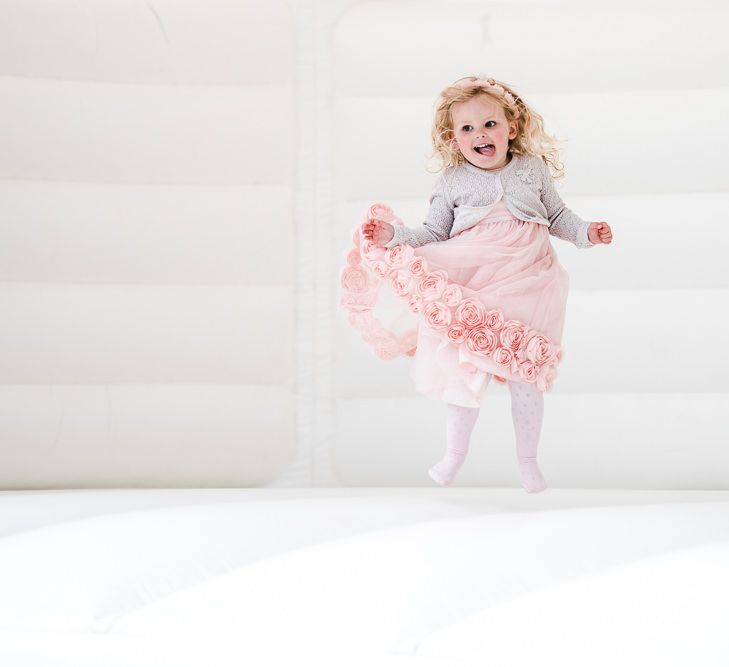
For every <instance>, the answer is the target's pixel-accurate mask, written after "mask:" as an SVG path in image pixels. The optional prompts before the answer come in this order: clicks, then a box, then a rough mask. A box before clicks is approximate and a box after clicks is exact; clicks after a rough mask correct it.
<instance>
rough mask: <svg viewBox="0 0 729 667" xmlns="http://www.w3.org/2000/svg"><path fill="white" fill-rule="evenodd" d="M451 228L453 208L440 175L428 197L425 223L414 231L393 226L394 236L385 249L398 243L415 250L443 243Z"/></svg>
mask: <svg viewBox="0 0 729 667" xmlns="http://www.w3.org/2000/svg"><path fill="white" fill-rule="evenodd" d="M452 228H453V206H452V205H451V203H450V201H449V199H448V193H447V191H446V184H445V177H444V176H443V175H442V174H441V177H440V178H439V179H438V181H437V182H436V184H435V188H434V189H433V193H432V194H431V196H430V208H429V209H428V213H427V215H426V217H425V222H423V224H422V225H420V227H416V228H414V229H413V228H412V227H405V226H404V225H395V227H394V232H395V236H393V237H392V239H390V240H389V241H388V242H387V243H385V247H386V248H391V247H392V246H394V245H396V244H398V243H406V244H407V245H410V246H413V248H417V247H419V246H421V245H426V244H427V243H434V242H436V241H445V240H446V239H448V238H450V233H451V229H452Z"/></svg>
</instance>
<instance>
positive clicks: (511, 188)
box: [385, 155, 595, 248]
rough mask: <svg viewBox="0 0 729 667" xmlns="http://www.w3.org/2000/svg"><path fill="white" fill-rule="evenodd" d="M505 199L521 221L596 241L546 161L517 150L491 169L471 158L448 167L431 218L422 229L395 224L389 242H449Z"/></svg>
mask: <svg viewBox="0 0 729 667" xmlns="http://www.w3.org/2000/svg"><path fill="white" fill-rule="evenodd" d="M500 198H503V201H504V204H505V205H506V208H507V209H508V210H509V211H510V212H511V213H512V214H513V215H515V216H516V217H517V218H519V219H520V220H525V221H527V222H535V223H537V224H540V225H547V226H548V227H549V233H550V234H551V235H553V236H556V237H557V238H560V239H564V240H565V241H570V242H571V243H573V244H574V245H575V246H577V247H578V248H590V247H592V246H594V245H595V244H594V243H592V242H591V241H590V240H589V239H588V237H587V229H588V227H589V225H590V223H589V222H586V221H584V220H582V219H581V218H580V217H578V216H577V215H576V214H575V213H573V212H572V211H571V210H570V209H568V208H567V207H566V206H565V204H564V202H563V201H562V199H561V197H560V196H559V194H558V193H557V191H556V190H555V188H554V183H553V182H552V175H551V174H550V172H549V167H548V166H547V164H546V163H545V162H544V160H542V158H541V157H538V156H536V155H512V157H511V160H510V161H509V162H508V164H507V165H506V166H505V167H503V168H502V169H500V170H498V171H486V170H485V169H480V168H479V167H476V166H474V165H472V164H471V163H470V162H465V163H463V164H461V165H459V166H457V167H450V168H448V169H445V170H444V171H443V172H442V173H441V175H440V177H439V178H438V180H437V181H436V184H435V187H434V188H433V192H432V194H431V196H430V208H429V209H428V213H427V216H426V219H425V222H423V224H422V225H420V227H416V228H411V227H405V226H402V225H395V236H394V237H393V238H392V239H391V240H390V241H389V242H388V243H386V244H385V246H386V247H388V248H390V247H392V246H393V245H395V244H397V243H407V244H408V245H411V246H413V247H415V248H417V247H418V246H421V245H425V244H426V243H433V242H435V241H445V240H446V239H448V238H451V237H453V236H455V235H456V234H458V233H460V232H462V231H464V230H465V229H468V228H469V227H473V226H474V225H475V224H477V223H478V222H479V221H480V220H482V219H483V218H484V216H485V215H486V214H487V213H488V212H489V210H491V208H492V207H493V206H494V204H496V203H497V202H498V201H499V199H500Z"/></svg>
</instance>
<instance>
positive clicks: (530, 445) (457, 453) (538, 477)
mask: <svg viewBox="0 0 729 667" xmlns="http://www.w3.org/2000/svg"><path fill="white" fill-rule="evenodd" d="M508 385H509V391H510V392H511V417H512V421H513V422H514V435H515V436H516V456H517V462H518V464H519V474H520V476H521V484H522V487H523V488H524V489H525V490H526V491H527V492H528V493H538V492H540V491H543V490H544V489H546V488H547V485H546V483H545V481H544V477H542V473H541V471H540V470H539V466H538V465H537V447H538V445H539V434H540V433H541V430H542V420H543V417H544V394H543V393H542V392H541V391H539V389H537V388H536V387H535V386H534V385H533V384H531V383H526V382H513V381H511V380H509V381H508ZM479 411H480V408H465V407H463V406H460V405H454V404H452V403H449V404H448V407H447V418H446V452H445V456H444V457H443V458H442V459H441V460H440V461H439V462H438V463H436V464H435V465H434V466H433V467H432V468H431V469H430V470H429V471H428V474H429V475H430V477H431V479H433V481H435V482H437V483H438V484H441V485H445V484H450V482H451V481H452V480H453V478H454V477H455V475H456V473H457V472H458V469H459V468H460V467H461V465H462V464H463V461H464V460H465V458H466V454H468V447H469V442H470V440H471V433H472V432H473V428H474V426H475V425H476V420H477V419H478V414H479Z"/></svg>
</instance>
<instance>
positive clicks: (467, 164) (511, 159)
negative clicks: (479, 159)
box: [463, 153, 514, 174]
mask: <svg viewBox="0 0 729 667" xmlns="http://www.w3.org/2000/svg"><path fill="white" fill-rule="evenodd" d="M507 158H508V159H507V162H506V164H505V165H504V166H502V167H499V168H498V169H482V168H481V167H477V166H476V165H475V164H473V163H471V162H469V161H468V160H466V159H465V158H464V161H463V164H464V166H465V167H467V168H468V169H471V170H475V171H478V172H481V173H483V174H498V173H500V172H502V171H504V169H506V168H507V167H510V166H511V165H512V163H513V162H514V156H513V155H512V154H511V153H508V154H507Z"/></svg>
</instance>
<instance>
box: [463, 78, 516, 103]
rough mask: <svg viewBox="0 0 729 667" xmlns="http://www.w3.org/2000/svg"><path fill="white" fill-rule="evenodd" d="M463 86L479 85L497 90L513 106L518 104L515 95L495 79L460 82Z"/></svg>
mask: <svg viewBox="0 0 729 667" xmlns="http://www.w3.org/2000/svg"><path fill="white" fill-rule="evenodd" d="M458 85H459V86H460V87H461V88H467V87H468V86H478V87H479V88H487V89H489V90H495V91H496V92H497V93H499V94H500V95H501V96H502V97H503V98H504V99H505V100H506V103H507V104H508V105H509V106H510V107H513V106H514V105H515V104H516V101H515V100H514V96H513V95H512V94H511V93H510V92H508V91H507V90H505V89H504V87H503V86H502V85H499V84H498V83H496V82H495V81H494V80H493V79H476V80H475V81H473V80H471V81H464V82H463V83H459V84H458Z"/></svg>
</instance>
